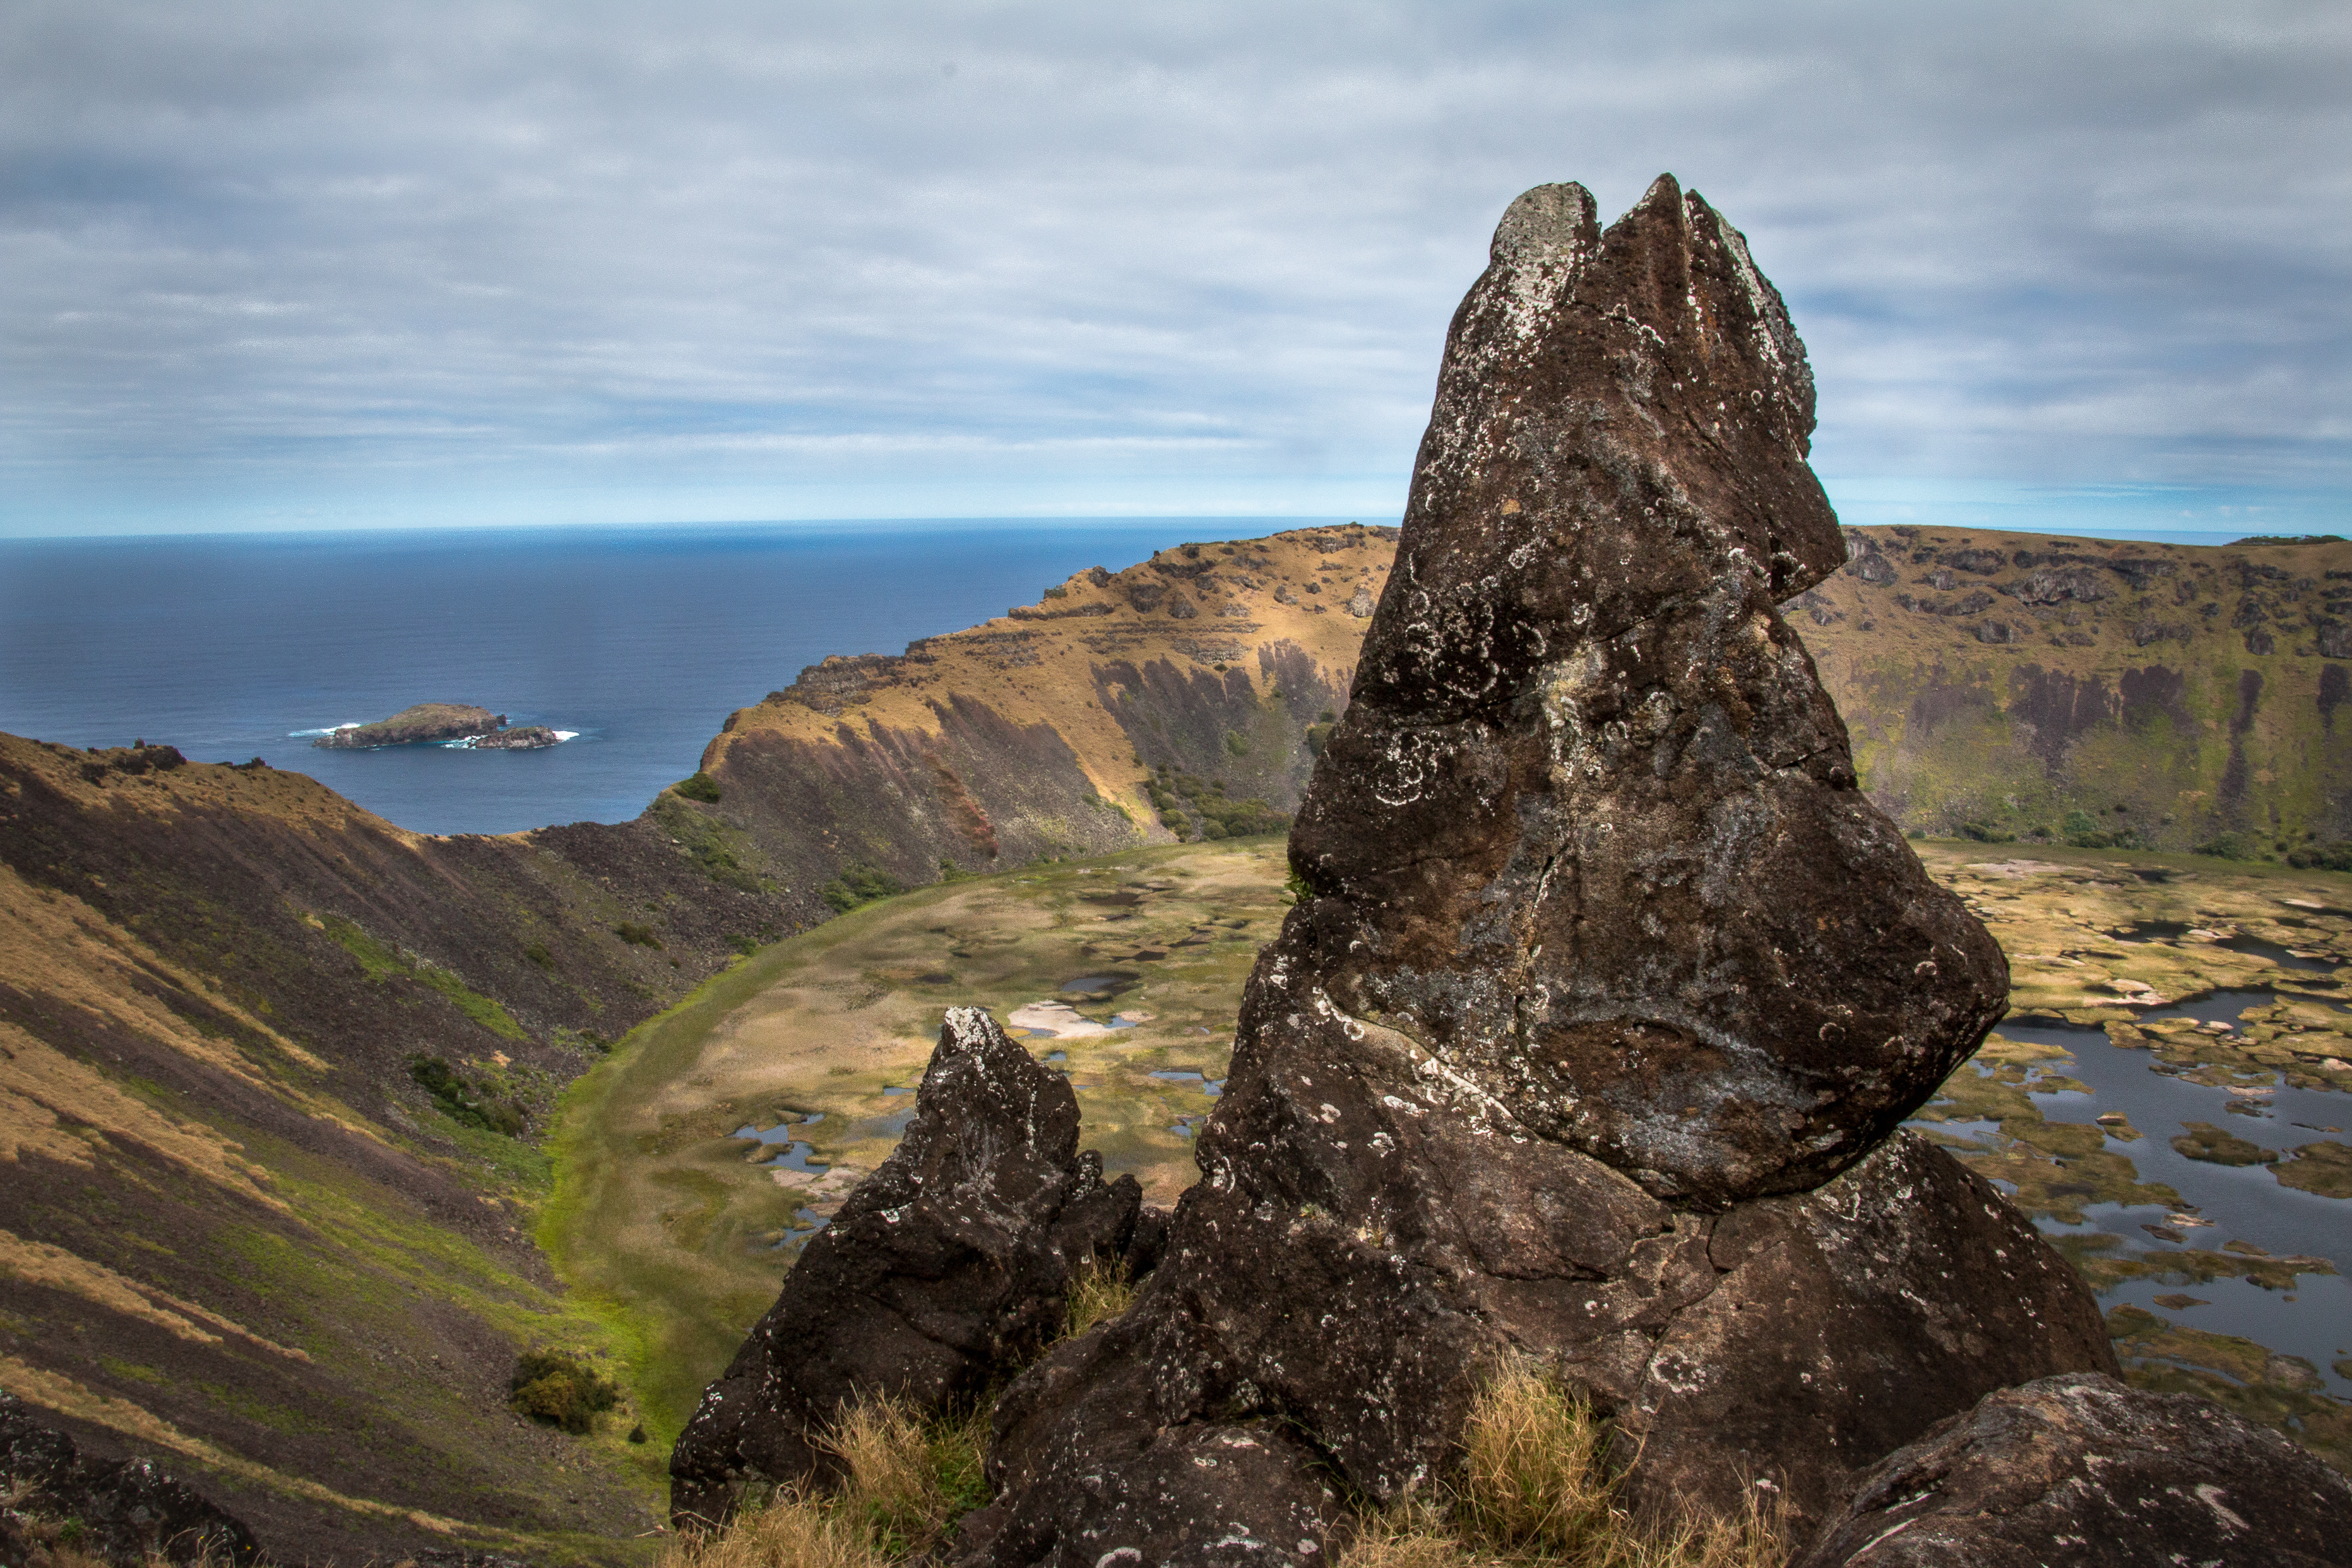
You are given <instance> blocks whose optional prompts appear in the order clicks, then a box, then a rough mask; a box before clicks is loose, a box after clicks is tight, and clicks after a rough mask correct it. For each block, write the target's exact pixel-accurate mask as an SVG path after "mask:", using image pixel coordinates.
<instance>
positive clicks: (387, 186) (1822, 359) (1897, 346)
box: [0, 0, 2352, 531]
mask: <svg viewBox="0 0 2352 1568" xmlns="http://www.w3.org/2000/svg"><path fill="white" fill-rule="evenodd" d="M2229 9H2230V15H2228V16H2217V15H2215V14H2214V13H2213V8H2211V7H2192V6H2188V5H2047V4H2045V5H1979V6H1971V7H1965V8H1947V9H1945V10H1944V11H1941V12H1937V13H1935V14H1932V15H1930V14H1927V13H1928V10H1929V8H1926V7H1888V6H1884V5H1801V6H1773V7H1758V6H1751V5H1738V4H1729V3H1722V4H1683V5H1663V6H1654V5H1614V6H1601V5H1593V6H1582V7H1559V6H1525V7H1513V6H1506V5H1493V6H1452V5H1449V6H1445V7H1436V6H1418V7H1416V6H1402V5H1392V6H1380V5H1370V6H1346V7H1340V6H1296V7H1289V8H1284V9H1281V10H1279V11H1273V12H1271V13H1270V12H1269V10H1268V8H1266V7H1264V6H1262V5H1261V6H1254V7H1244V6H1239V5H1234V6H1217V5H1183V6H1167V7H1158V8H1145V9H1140V10H1138V11H1137V12H1136V14H1133V15H1129V14H1128V13H1127V12H1126V11H1121V10H1116V9H1114V8H1110V7H1100V6H1082V5H1066V6H1046V5H1034V6H998V7H990V8H986V9H981V8H976V7H966V6H950V5H937V6H926V5H897V6H890V5H885V6H879V7H843V6H833V7H817V6H806V7H775V6H768V5H741V6H728V5H682V6H672V7H666V8H664V9H663V10H662V11H661V12H660V13H659V14H658V15H656V14H653V13H650V12H647V11H646V10H644V9H643V8H638V7H623V6H604V7H599V6H587V5H493V6H487V7H485V6H480V5H413V6H404V7H399V8H384V9H382V10H372V9H368V8H361V7H318V6H313V5H237V4H213V5H153V6H147V5H107V4H91V3H89V0H81V3H79V4H58V5H46V4H40V3H37V0H20V3H19V4H18V5H16V6H13V7H11V8H10V9H8V10H7V11H6V12H5V13H0V58H5V61H6V69H7V74H8V79H10V81H11V82H12V84H22V90H12V92H11V94H9V95H8V97H7V98H6V100H5V101H0V159H4V160H5V165H0V166H4V167H5V173H6V177H5V184H0V279H5V281H0V300H5V302H6V306H7V311H6V321H7V327H6V331H5V340H0V481H5V488H7V489H10V490H12V491H13V492H14V493H15V494H16V496H17V497H19V498H20V499H19V500H17V501H16V502H13V503H11V507H12V510H9V511H7V512H5V513H0V527H5V528H10V529H13V530H15V531H47V529H46V528H45V526H44V525H43V520H44V519H45V518H52V517H59V516H65V515H68V514H69V513H73V514H75V515H81V514H82V513H87V514H89V515H103V514H104V513H106V512H107V510H108V509H110V508H113V509H117V510H124V509H128V510H137V509H139V508H141V507H148V508H150V510H152V505H153V504H154V500H153V498H156V497H163V498H164V499H165V500H186V499H189V498H207V499H208V500H211V501H214V502H218V503H221V504H226V505H231V506H233V505H234V504H235V503H236V500H238V498H271V497H284V496H305V497H311V498H320V497H325V498H333V497H337V496H342V495H350V494H356V493H362V492H365V493H368V494H394V495H398V494H409V493H414V494H418V495H422V494H425V493H426V492H428V491H429V492H432V493H435V494H439V495H453V494H454V495H459V496H462V495H465V494H467V493H478V494H482V495H485V496H505V497H510V496H512V495H515V494H520V493H525V492H529V491H530V490H532V489H534V488H545V487H549V486H551V485H560V484H561V483H563V482H570V481H583V482H593V483H594V484H597V485H601V486H605V487H620V488H623V489H626V488H629V487H636V488H638V489H642V490H643V492H644V493H645V494H646V497H647V498H648V500H646V504H647V505H662V506H670V507H676V508H684V509H688V510H687V512H686V514H688V515H696V514H697V513H695V512H693V510H692V509H693V508H694V507H695V506H696V505H697V504H698V500H697V498H698V497H701V498H705V499H708V500H710V501H711V504H713V505H719V504H725V505H732V506H750V507H752V508H754V509H762V508H764V509H765V510H764V512H763V513H758V512H755V514H765V515H777V514H781V513H782V512H784V511H787V510H790V509H792V508H793V507H795V506H797V505H800V504H802V503H803V500H805V499H806V498H807V497H808V496H810V495H814V494H822V495H824V496H827V497H838V495H839V494H840V493H841V491H840V489H839V487H841V486H843V485H851V486H863V487H866V489H868V490H869V491H870V492H871V493H872V494H873V495H874V496H876V497H877V498H887V497H888V496H891V495H893V494H898V495H903V496H906V497H909V498H912V497H916V496H921V497H925V498H930V497H937V496H950V497H952V496H953V495H954V493H955V486H956V484H957V482H958V479H959V476H961V477H963V478H964V479H968V480H969V481H970V482H971V486H972V488H973V491H974V493H975V494H985V495H987V496H989V497H992V498H997V499H998V500H999V501H1000V502H1001V504H1003V505H1004V506H1007V507H1009V508H1012V509H1013V510H1021V509H1022V508H1023V507H1024V504H1035V505H1037V506H1039V507H1040V508H1041V509H1045V510H1050V509H1052V508H1055V507H1058V506H1060V505H1063V504H1065V501H1066V498H1068V497H1070V496H1072V495H1077V496H1080V497H1081V498H1084V497H1092V498H1095V499H1096V500H1097V502H1098V503H1099V504H1101V505H1102V506H1103V508H1104V510H1111V509H1112V508H1113V507H1118V508H1121V509H1125V508H1136V507H1140V508H1144V509H1147V510H1148V509H1150V508H1152V507H1154V506H1159V507H1164V508H1165V509H1167V510H1194V509H1196V508H1197V509H1199V510H1213V509H1215V507H1216V505H1217V504H1218V500H1219V498H1223V497H1254V496H1266V495H1275V496H1281V495H1289V496H1292V497H1308V496H1313V495H1318V494H1332V493H1372V494H1378V495H1381V496H1388V497H1391V498H1392V499H1391V501H1390V504H1391V506H1393V505H1394V504H1395V502H1396V501H1400V500H1402V489H1403V478H1404V475H1405V471H1406V469H1407V468H1408V466H1409V463H1410V458H1411V453H1412V446H1413V443H1414V441H1415V440H1416V438H1417V437H1418V434H1419V428H1420V425H1421V423H1422V421H1423V418H1425V416H1426V413H1427V402H1428V397H1429V394H1430V388H1431V384H1432V377H1433V374H1434V366H1435V363H1436V353H1437V347H1438V344H1439V342H1440V341H1441V339H1442V337H1443V333H1444V326H1445V321H1446V316H1447V313H1448V312H1449V311H1450V310H1451V309H1452V307H1453V304H1454V301H1455V300H1457V299H1458V298H1459V297H1460V294H1461V291H1462V289H1464V287H1465V286H1466V284H1467V282H1468V281H1469V279H1470V278H1471V277H1472V276H1474V275H1475V271H1476V270H1477V268H1478V267H1479V266H1480V265H1481V264H1482V263H1483V260H1484V245H1485V238H1486V231H1487V229H1488V228H1489V227H1490V226H1491V225H1492V223H1493V221H1494V219H1495V216H1496V215H1497V214H1498V213H1499V212H1500V210H1501V208H1502V206H1503V205H1504V204H1505V203H1506V202H1507V201H1508V200H1509V198H1510V197H1511V196H1512V195H1515V194H1517V191H1518V190H1520V189H1523V188H1525V187H1526V186H1528V185H1529V184H1536V183H1538V182H1540V181H1543V180H1550V179H1562V178H1579V179H1582V180H1584V181H1585V182H1586V183H1587V184H1591V186H1592V187H1593V188H1594V190H1595V192H1596V194H1597V195H1599V196H1600V198H1601V202H1602V204H1603V205H1604V207H1605V208H1607V209H1608V210H1610V211H1612V212H1613V211H1616V210H1622V207H1623V206H1625V205H1629V204H1630V203H1631V202H1632V201H1633V199H1634V198H1635V197H1637V196H1638V195H1639V194H1640V192H1641V191H1642V189H1643V187H1644V186H1645V185H1646V184H1647V183H1648V181H1649V180H1650V179H1651V178H1652V177H1653V176H1654V174H1657V173H1658V172H1659V171H1660V170H1661V169H1672V170H1673V171H1675V173H1676V174H1679V175H1681V176H1682V177H1683V178H1684V179H1685V183H1687V184H1692V185H1694V186H1696V188H1698V189H1700V190H1702V191H1703V192H1705V194H1706V195H1707V196H1708V197H1709V199H1711V200H1713V201H1715V202H1716V203H1717V205H1718V206H1720V207H1721V208H1723V209H1724V210H1725V211H1726V212H1727V213H1728V214H1729V215H1730V216H1732V217H1733V219H1734V220H1735V221H1737V222H1738V223H1739V224H1741V226H1743V227H1744V228H1745V229H1746V230H1747V231H1748V235H1749V237H1750V240H1751V243H1752V245H1753V247H1754V248H1755V250H1756V252H1757V255H1758V257H1759V261H1761V263H1762V264H1763V265H1764V267H1765V268H1766V269H1767V270H1768V271H1769V272H1770V273H1771V274H1772V275H1773V276H1774V278H1775V279H1777V280H1778V281H1779V282H1780V285H1781V287H1782V288H1783V289H1784V290H1785V291H1786V292H1787V293H1788V294H1789V296H1790V303H1791V306H1792V309H1793V310H1794V311H1795V313H1796V316H1797V320H1798V323H1799V326H1800V329H1801V331H1804V333H1805V334H1806V337H1807V339H1808V342H1810V343H1811V346H1812V348H1813V351H1814V355H1815V360H1816V364H1817V369H1818V371H1819V373H1820V380H1821V384H1822V418H1823V429H1822V438H1821V447H1820V455H1821V460H1822V466H1823V467H1824V468H1825V470H1828V471H1830V472H1832V474H1835V473H1837V472H1839V471H1845V472H1851V473H1858V474H1872V475H1885V474H1901V473H1913V472H1916V473H1920V474H1924V475H1930V476H1943V477H1954V476H1958V477H1976V478H1988V479H2018V480H2031V481H2037V482H2039V481H2047V482H2060V483H2063V482H2076V481H2079V482H2089V481H2097V480H2125V479H2130V480H2159V481H2167V482H2173V483H2181V484H2191V485H2213V484H2232V485H2257V486H2259V485H2263V484H2268V483H2277V484H2294V485H2299V486H2305V487H2311V486H2317V487H2322V488H2327V489H2336V490H2342V489H2347V487H2352V463H2347V458H2346V453H2347V447H2346V432H2345V429H2344V416H2343V414H2342V412H2341V411H2342V410H2343V409H2344V408H2345V407H2346V406H2347V392H2352V385H2347V380H2352V372H2347V366H2352V353H2347V349H2352V343H2347V326H2346V324H2345V313H2344V312H2343V310H2342V309H2341V304H2340V301H2341V300H2342V299H2343V298H2344V294H2345V289H2346V285H2347V281H2352V279H2347V270H2352V267H2347V256H2352V245H2347V240H2352V232H2348V231H2352V202H2347V200H2346V199H2345V198H2346V196H2347V194H2352V193H2348V192H2347V188H2346V186H2347V181H2352V175H2347V173H2346V171H2347V167H2352V162H2348V161H2347V157H2346V153H2347V152H2352V112H2347V108H2346V105H2345V101H2344V100H2345V99H2346V96H2347V95H2345V94H2344V93H2343V92H2342V89H2341V84H2342V82H2343V81H2344V80H2346V79H2352V71H2347V66H2352V21H2347V15H2346V14H2345V13H2344V12H2343V11H2342V8H2341V7H2327V6H2298V5H2237V6H2232V7H2231V8H2229ZM1914 12H1917V13H1920V15H1916V16H1915V15H1913V13H1914ZM950 68H951V69H950ZM1351 484H1352V485H1354V486H1355V487H1356V489H1355V490H1354V491H1349V489H1348V487H1349V485H1351ZM894 487H896V489H894ZM1024 487H1025V488H1024ZM1073 487H1076V488H1075V489H1073ZM1024 495H1031V496H1034V497H1035V498H1039V499H1037V500H1034V502H1032V503H1024V501H1023V500H1022V498H1023V497H1024ZM722 497H723V498H724V500H723V503H722V502H721V500H719V498H722ZM142 498H145V499H142ZM510 504H511V503H510V502H509V501H506V500H501V501H500V502H499V506H501V507H505V506H509V505H510ZM877 504H882V505H886V506H887V499H886V500H877ZM926 504H928V502H927V503H926ZM77 508H79V509H81V512H80V513H77V512H76V510H75V509H77ZM459 510H462V506H460V509H459ZM909 510H911V508H910V509H909ZM1268 510H1283V509H1282V508H1279V507H1276V508H1269V509H1268ZM698 515H714V513H712V512H710V511H703V512H700V513H698Z"/></svg>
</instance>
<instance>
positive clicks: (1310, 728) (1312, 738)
mask: <svg viewBox="0 0 2352 1568" xmlns="http://www.w3.org/2000/svg"><path fill="white" fill-rule="evenodd" d="M1331 730H1332V726H1331V725H1329V724H1309V725H1307V755H1308V756H1310V757H1319V756H1321V755H1322V754H1323V748H1324V747H1325V746H1327V745H1328V744H1330V742H1331Z"/></svg>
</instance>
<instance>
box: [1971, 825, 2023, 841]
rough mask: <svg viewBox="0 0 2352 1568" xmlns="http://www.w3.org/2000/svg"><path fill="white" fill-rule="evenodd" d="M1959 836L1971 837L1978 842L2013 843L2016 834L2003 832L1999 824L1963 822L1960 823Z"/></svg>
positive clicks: (2015, 839)
mask: <svg viewBox="0 0 2352 1568" xmlns="http://www.w3.org/2000/svg"><path fill="white" fill-rule="evenodd" d="M1960 837H1963V838H1973V839H1975V840H1976V841H1977V842H1978V843H1979V844H2014V843H2016V842H2017V835H2016V834H2014V833H2006V832H2003V831H2002V830H2001V829H2000V827H1999V826H1995V825H1994V824H1992V823H1990V822H1963V823H1961V824H1960Z"/></svg>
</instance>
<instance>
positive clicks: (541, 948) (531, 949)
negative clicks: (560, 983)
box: [522, 942, 555, 969]
mask: <svg viewBox="0 0 2352 1568" xmlns="http://www.w3.org/2000/svg"><path fill="white" fill-rule="evenodd" d="M522 955H523V956H524V957H525V958H528V959H530V961H531V962H532V963H536V964H538V965H539V966H540V967H541V969H552V968H554V967H555V955H554V954H553V953H551V952H548V951H547V944H546V943H545V942H532V943H530V945H529V946H527V947H525V948H524V949H523V950H522Z"/></svg>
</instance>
